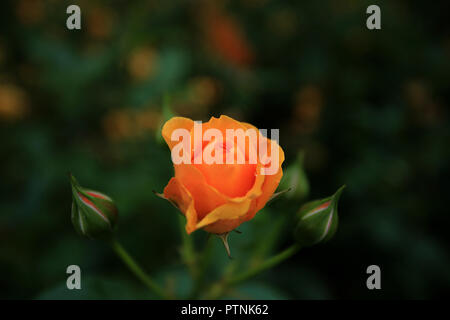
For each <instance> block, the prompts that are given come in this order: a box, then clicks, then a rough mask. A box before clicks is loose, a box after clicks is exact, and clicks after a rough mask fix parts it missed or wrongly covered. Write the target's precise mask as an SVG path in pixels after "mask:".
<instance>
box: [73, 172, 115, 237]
mask: <svg viewBox="0 0 450 320" xmlns="http://www.w3.org/2000/svg"><path fill="white" fill-rule="evenodd" d="M70 183H71V185H72V198H73V202H72V224H73V226H74V227H75V230H76V231H77V232H78V233H79V234H81V235H83V236H87V237H89V238H106V237H108V236H110V235H111V233H112V232H113V230H114V227H115V225H116V222H117V218H118V214H117V207H116V206H115V204H114V201H113V200H112V199H111V198H110V197H108V196H107V195H105V194H103V193H100V192H98V191H93V190H88V189H85V188H82V187H81V186H80V185H79V184H78V182H77V180H76V179H75V177H74V176H73V175H72V174H70Z"/></svg>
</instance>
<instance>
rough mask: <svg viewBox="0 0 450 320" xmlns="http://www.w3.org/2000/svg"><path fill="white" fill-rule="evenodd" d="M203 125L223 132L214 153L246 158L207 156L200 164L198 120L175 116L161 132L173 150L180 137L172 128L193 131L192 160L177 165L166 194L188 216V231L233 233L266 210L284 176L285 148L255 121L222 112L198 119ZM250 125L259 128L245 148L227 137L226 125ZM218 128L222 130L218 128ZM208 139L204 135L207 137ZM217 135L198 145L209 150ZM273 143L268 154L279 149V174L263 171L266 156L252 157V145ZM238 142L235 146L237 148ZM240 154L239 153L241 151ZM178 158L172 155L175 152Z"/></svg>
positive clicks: (245, 126) (256, 148) (248, 140)
mask: <svg viewBox="0 0 450 320" xmlns="http://www.w3.org/2000/svg"><path fill="white" fill-rule="evenodd" d="M196 126H201V129H202V132H206V131H207V130H208V129H217V130H219V131H220V132H221V133H222V135H223V137H224V138H223V143H222V144H221V145H220V146H217V145H215V146H213V148H212V149H213V150H215V151H214V152H223V157H224V158H223V159H225V157H226V154H227V153H229V152H232V153H233V157H236V159H238V157H239V156H240V157H242V156H243V157H244V159H245V160H244V161H242V162H241V163H239V162H238V161H235V163H229V162H228V161H225V160H224V161H223V163H211V164H207V163H205V161H203V162H202V163H196V161H194V160H195V157H197V156H198V151H199V150H197V152H195V150H194V149H195V142H194V135H195V133H194V121H192V120H191V119H188V118H182V117H174V118H172V119H170V120H169V121H167V122H166V123H165V124H164V126H163V128H162V136H163V137H164V140H165V141H166V143H167V144H168V146H169V148H170V150H172V149H173V148H174V147H175V146H176V145H177V144H178V143H179V142H178V141H173V139H172V133H173V132H174V131H175V130H176V129H185V131H186V132H189V133H190V135H189V137H190V139H191V142H194V143H191V144H190V146H191V149H190V155H189V157H190V160H192V161H190V163H180V164H175V163H174V168H175V177H173V178H172V179H171V180H170V181H169V183H168V184H167V186H166V187H165V189H164V197H165V198H166V199H167V200H169V201H171V202H172V203H174V204H175V205H176V206H177V207H178V208H179V209H180V210H181V212H182V213H183V214H184V215H185V217H186V221H187V223H186V231H187V233H191V232H193V231H195V230H197V229H201V228H203V229H204V230H205V231H207V232H210V233H215V234H223V233H226V232H229V231H231V230H233V229H235V228H236V227H238V226H239V225H240V224H241V223H243V222H245V221H248V220H251V219H252V218H253V217H254V216H255V214H256V212H258V211H259V210H261V209H262V208H263V207H264V206H265V204H266V203H267V201H268V200H269V199H270V197H271V196H272V194H273V193H274V191H275V189H276V188H277V187H278V184H279V182H280V180H281V177H282V176H283V171H282V169H281V164H282V163H283V161H284V152H283V150H282V149H281V147H279V145H278V144H276V143H275V142H272V141H271V140H269V139H267V138H265V137H263V136H262V135H261V134H259V131H258V129H256V128H255V127H254V126H252V125H250V124H248V123H244V122H239V121H236V120H234V119H232V118H230V117H227V116H221V117H220V118H219V119H217V118H214V117H212V118H211V119H210V120H209V122H207V123H203V124H196ZM227 129H233V130H239V129H242V130H243V131H246V130H247V129H252V130H255V132H256V133H257V134H256V135H255V137H257V140H256V141H255V140H253V141H252V139H250V138H249V137H246V138H245V145H244V146H245V147H244V148H241V147H240V146H242V145H239V144H237V143H236V142H234V143H233V142H232V144H231V147H230V141H226V138H225V137H226V130H227ZM217 130H216V132H219V131H217ZM202 138H203V137H202ZM215 142H217V141H214V139H211V140H210V141H203V140H202V142H201V144H200V145H199V146H200V148H201V149H202V150H201V152H202V153H204V152H206V151H205V150H206V149H207V148H208V146H209V145H210V144H211V143H215ZM264 143H266V145H267V146H268V147H267V148H264V149H267V156H268V157H269V158H270V159H274V157H271V156H272V152H273V151H271V146H272V143H274V145H273V146H275V148H274V149H273V150H275V152H278V157H277V158H276V159H278V168H277V169H278V170H275V172H274V174H271V175H264V174H262V170H264V168H267V167H269V165H270V162H269V163H267V158H265V160H261V159H262V158H261V157H260V156H259V154H258V156H257V157H256V158H257V159H256V161H252V159H253V158H251V157H250V156H249V154H250V153H251V148H254V149H253V150H258V151H259V150H260V149H261V148H260V146H261V145H262V146H264ZM235 146H236V147H235ZM238 153H240V154H239V155H238ZM172 159H173V155H172Z"/></svg>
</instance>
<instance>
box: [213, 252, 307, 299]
mask: <svg viewBox="0 0 450 320" xmlns="http://www.w3.org/2000/svg"><path fill="white" fill-rule="evenodd" d="M300 248H301V246H300V245H299V244H293V245H292V246H290V247H289V248H287V249H286V250H284V251H282V252H280V253H278V254H276V255H275V256H273V257H271V258H269V259H267V260H266V261H264V262H263V263H261V264H259V265H257V266H255V267H252V268H250V269H248V270H247V271H244V272H243V273H241V274H238V275H237V276H234V277H231V278H228V279H227V278H226V277H225V279H223V280H222V281H220V282H218V283H216V284H215V285H213V286H212V287H211V290H210V292H209V294H207V296H206V297H207V298H208V299H218V298H219V297H220V296H222V294H223V293H224V291H225V290H226V289H227V288H228V287H230V286H234V285H237V284H239V283H241V282H243V281H245V280H247V279H249V278H251V277H253V276H255V275H257V274H259V273H261V272H263V271H265V270H267V269H270V268H272V267H274V266H276V265H278V264H280V263H281V262H283V261H284V260H286V259H288V258H290V257H292V256H293V255H294V254H296V253H297V252H298V251H299V250H300Z"/></svg>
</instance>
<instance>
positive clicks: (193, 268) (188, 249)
mask: <svg viewBox="0 0 450 320" xmlns="http://www.w3.org/2000/svg"><path fill="white" fill-rule="evenodd" d="M179 223H180V232H181V238H182V241H183V246H182V249H181V258H182V259H183V261H184V263H186V265H187V267H188V269H189V273H190V274H191V277H192V279H193V280H194V282H197V281H198V277H199V272H198V271H199V270H198V268H197V257H196V254H195V251H194V244H193V242H192V236H190V235H188V234H187V233H186V229H185V227H184V226H185V223H186V220H185V218H184V216H183V215H181V214H180V216H179Z"/></svg>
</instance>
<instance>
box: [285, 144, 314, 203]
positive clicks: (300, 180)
mask: <svg viewBox="0 0 450 320" xmlns="http://www.w3.org/2000/svg"><path fill="white" fill-rule="evenodd" d="M303 159H304V152H299V154H298V156H297V159H296V160H295V162H293V163H292V164H290V165H289V166H288V167H287V169H286V170H285V171H284V173H283V178H282V179H281V182H280V186H279V189H280V190H289V191H287V192H286V195H285V196H286V198H290V199H296V200H302V199H305V198H306V197H307V196H308V193H309V182H308V178H307V177H306V173H305V171H304V170H303Z"/></svg>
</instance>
